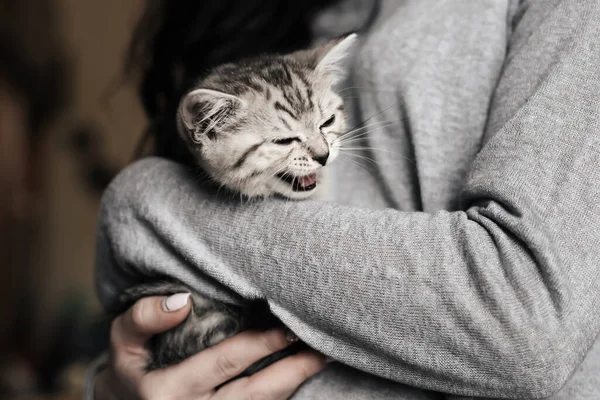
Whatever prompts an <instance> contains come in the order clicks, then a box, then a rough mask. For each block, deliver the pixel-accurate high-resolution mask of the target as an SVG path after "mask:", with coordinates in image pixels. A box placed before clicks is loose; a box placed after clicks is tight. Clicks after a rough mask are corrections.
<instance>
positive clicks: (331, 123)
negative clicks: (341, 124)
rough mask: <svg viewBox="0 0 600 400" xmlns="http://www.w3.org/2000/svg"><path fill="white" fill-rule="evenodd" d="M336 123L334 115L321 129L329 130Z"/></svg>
mask: <svg viewBox="0 0 600 400" xmlns="http://www.w3.org/2000/svg"><path fill="white" fill-rule="evenodd" d="M334 122H335V115H332V116H331V118H329V119H328V120H327V121H325V122H323V123H322V124H321V126H320V127H319V129H323V128H328V127H330V126H331V125H333V123H334Z"/></svg>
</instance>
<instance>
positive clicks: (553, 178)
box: [96, 0, 600, 399]
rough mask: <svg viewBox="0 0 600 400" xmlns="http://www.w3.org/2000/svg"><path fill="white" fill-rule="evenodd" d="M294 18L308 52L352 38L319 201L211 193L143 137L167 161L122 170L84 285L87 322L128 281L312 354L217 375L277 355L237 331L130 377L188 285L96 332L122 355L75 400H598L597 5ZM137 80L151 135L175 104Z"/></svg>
mask: <svg viewBox="0 0 600 400" xmlns="http://www.w3.org/2000/svg"><path fill="white" fill-rule="evenodd" d="M307 15H308V14H307ZM310 15H311V17H310V21H311V25H310V28H311V31H312V32H313V34H314V36H316V37H319V36H320V35H323V36H328V37H333V36H337V35H339V34H341V33H343V32H344V31H347V30H349V29H347V28H348V25H345V24H346V23H348V24H349V25H354V26H353V27H352V28H356V27H357V26H356V25H357V24H358V25H360V26H363V27H366V29H365V31H364V32H363V33H362V34H361V35H360V36H359V40H358V43H357V45H356V47H355V49H354V50H353V52H352V56H351V62H350V66H349V69H348V71H349V72H348V74H349V76H348V78H347V81H346V82H344V83H343V85H342V87H341V88H340V90H339V93H340V94H341V96H342V97H343V98H344V100H345V103H346V104H345V107H344V108H345V110H348V111H347V113H348V114H349V115H348V119H349V122H350V123H349V124H348V126H349V127H354V126H361V127H365V129H364V130H363V131H359V132H358V133H355V134H354V136H352V139H350V140H352V142H348V144H349V146H346V150H345V151H346V154H347V157H346V161H348V162H344V160H343V158H344V157H340V159H339V160H336V162H335V163H332V164H331V165H328V166H326V168H327V169H329V170H330V173H331V177H330V182H329V183H328V184H329V185H330V187H329V188H328V193H329V194H330V197H329V198H328V200H327V201H323V200H318V201H315V200H303V201H286V200H285V199H280V198H278V197H273V198H268V199H265V200H264V201H251V202H239V201H237V202H233V201H231V199H229V200H227V199H224V198H223V196H219V195H218V194H215V193H213V192H211V191H210V190H209V189H208V188H207V187H203V186H201V185H198V182H197V179H195V176H196V175H195V174H194V171H193V170H190V168H189V167H186V166H183V165H182V163H185V162H186V160H185V159H184V158H185V156H182V157H177V154H181V153H178V152H177V151H175V149H177V144H176V139H174V137H177V136H176V135H172V134H171V135H168V134H167V133H166V132H167V131H168V130H166V129H165V130H159V131H158V132H162V133H158V134H157V135H156V141H157V143H159V144H161V143H162V144H163V146H162V147H160V149H161V152H162V154H161V153H160V152H158V155H161V156H163V157H166V158H170V159H171V160H166V159H164V158H162V159H161V158H149V159H145V160H142V161H139V162H137V163H135V164H134V165H132V166H130V167H129V168H128V169H126V170H125V171H124V172H123V173H122V174H121V175H120V176H119V177H117V179H116V180H115V181H114V182H113V183H112V185H111V187H110V188H109V189H108V191H107V193H106V194H105V196H104V199H103V211H102V214H101V216H100V225H99V237H98V259H97V274H96V278H97V285H98V292H99V295H100V298H101V300H102V302H103V304H104V305H105V307H106V308H107V309H111V308H113V307H115V306H116V305H117V304H118V302H119V296H120V294H121V293H123V291H124V290H126V289H127V288H128V287H131V286H132V285H135V284H139V283H140V280H143V279H144V278H145V277H147V276H150V275H151V276H168V277H170V278H173V279H178V280H180V281H182V282H185V284H186V285H187V286H189V287H190V288H191V290H192V291H194V292H198V293H202V294H204V295H206V296H208V297H210V298H213V299H217V300H219V301H223V302H225V303H228V304H233V305H243V304H244V302H245V301H249V300H256V301H265V302H266V303H267V304H268V306H269V308H270V310H271V311H272V312H273V314H274V315H275V316H276V317H278V318H279V319H280V320H281V321H282V322H283V323H284V324H285V326H287V327H288V328H289V329H290V330H291V331H293V332H294V334H295V335H297V336H298V337H299V338H300V339H301V340H302V341H304V342H305V343H307V345H308V346H310V348H312V349H314V351H313V350H310V351H306V352H302V353H299V354H298V355H295V356H292V357H290V358H286V359H283V360H281V361H279V362H277V363H275V364H273V365H271V366H269V367H267V368H266V369H264V370H262V371H260V372H258V373H257V374H255V375H252V376H251V377H249V378H242V379H238V380H233V381H231V382H228V381H229V378H232V377H235V376H237V374H238V373H240V372H242V371H243V370H244V369H245V367H247V366H249V365H250V364H251V363H253V362H254V361H256V360H258V359H260V358H262V357H263V356H265V355H267V354H269V353H272V352H274V351H277V350H279V349H282V348H284V347H285V346H286V344H287V341H286V340H285V336H286V335H285V334H284V332H283V331H281V330H274V331H268V332H267V333H256V332H243V333H240V334H238V335H236V336H233V337H232V338H229V339H227V340H225V341H223V342H221V343H219V344H217V345H215V346H213V347H210V348H208V349H207V350H203V351H201V352H200V353H198V354H197V355H194V356H192V357H190V358H188V359H186V360H184V361H182V362H181V363H179V364H177V365H174V366H170V367H167V368H165V369H159V370H155V371H151V372H145V371H144V365H145V362H146V361H147V354H146V353H145V352H144V351H143V349H144V348H145V347H144V346H145V344H146V343H147V341H148V340H152V339H150V338H151V336H152V335H153V334H157V333H161V332H164V331H165V330H167V329H169V328H172V327H174V326H176V325H177V324H178V322H181V321H182V320H183V319H184V318H185V317H186V315H187V313H189V310H190V304H189V302H188V297H187V296H188V294H187V293H180V294H176V295H174V296H172V297H168V298H167V299H166V300H165V299H164V298H162V297H149V298H145V299H142V300H140V301H139V302H138V303H136V305H134V306H133V308H131V309H130V310H129V311H127V312H125V313H124V314H122V315H121V316H120V317H118V318H117V319H116V320H115V322H114V323H113V333H114V335H113V341H112V354H113V355H121V356H123V357H125V356H124V355H126V354H128V355H129V356H130V357H129V358H127V357H125V358H123V357H115V356H113V357H112V358H110V359H109V361H108V369H106V370H105V371H104V372H101V373H100V374H99V375H98V377H97V379H96V382H97V384H96V389H97V394H98V396H97V397H98V398H110V397H109V396H110V393H111V390H112V389H113V388H116V387H119V388H126V390H125V392H126V393H127V395H128V396H132V397H135V396H140V397H143V398H174V397H176V398H198V397H200V398H231V399H235V398H246V397H250V398H252V396H258V395H261V396H262V397H265V398H289V397H293V398H294V399H312V398H319V399H320V398H324V399H338V398H339V399H341V398H353V399H354V398H356V399H398V398H406V399H409V398H410V399H438V398H449V399H461V398H473V397H475V398H490V397H491V398H499V397H500V398H518V399H522V398H549V399H595V398H598V396H600V392H599V391H598V390H599V389H598V388H599V387H600V385H598V376H600V363H599V361H598V360H600V343H598V342H597V338H598V334H599V333H600V317H599V316H598V313H597V309H598V307H599V306H600V280H598V279H596V278H597V277H598V276H600V252H598V251H597V248H598V247H599V245H600V233H599V232H600V204H599V202H598V195H599V193H600V179H599V178H600V169H599V168H598V165H600V152H599V151H598V139H597V137H598V135H597V131H598V127H599V126H600V96H599V93H600V69H598V65H600V49H599V48H598V46H596V41H597V38H598V37H600V26H598V24H597V20H598V18H600V4H598V3H597V2H595V1H591V0H589V1H586V0H582V1H575V0H551V1H546V2H533V1H516V0H515V1H512V0H506V1H497V0H493V1H492V0H490V1H478V2H472V1H466V0H465V1H462V0H458V1H448V2H445V1H433V0H432V1H424V0H420V1H407V2H397V1H393V0H389V1H388V0H383V1H381V2H371V1H366V0H365V1H350V0H347V1H340V2H336V3H335V4H333V5H331V6H330V7H328V8H324V9H320V10H318V12H317V11H315V12H314V13H312V14H310ZM372 17H373V18H372ZM249 20H251V19H244V18H241V17H240V19H238V21H249ZM357 21H361V23H357ZM241 26H243V25H241ZM252 26H254V25H252ZM168 27H169V25H168V24H165V25H163V27H162V29H167V28H168ZM238 28H239V26H238ZM340 30H341V31H342V32H339V31H340ZM274 32H277V31H276V30H275V31H274ZM158 35H159V36H160V35H163V36H162V37H163V38H164V37H165V36H164V35H165V31H162V32H161V31H159V33H158ZM167 36H168V35H167ZM273 40H274V41H276V40H275V39H273ZM209 42H210V41H209ZM203 43H204V45H205V44H206V43H207V42H206V41H205V42H203ZM231 43H232V45H231V46H232V48H233V47H235V45H239V42H235V41H233V42H231ZM298 44H300V43H298ZM240 48H244V46H241V47H240ZM153 50H154V51H155V52H157V51H159V50H160V46H156V47H155V48H154V49H153ZM288 50H294V49H287V48H284V46H281V48H279V47H278V46H275V45H274V46H273V47H270V48H269V49H267V51H269V52H286V51H288ZM258 53H259V51H257V54H258ZM203 54H207V55H209V57H210V55H214V57H215V60H218V64H221V63H224V62H230V61H232V60H224V59H220V58H219V57H220V56H221V55H222V54H221V53H219V52H218V49H216V48H215V50H214V52H211V51H206V52H203ZM215 54H217V55H215ZM248 55H250V54H240V56H248ZM159 59H160V60H163V59H162V58H160V57H159ZM193 60H196V58H194V57H190V62H189V63H188V62H187V59H186V58H185V57H184V58H181V59H178V60H177V61H178V62H180V63H181V65H185V66H186V67H187V66H188V65H192V66H193V65H194V62H193ZM175 64H176V63H175ZM190 68H191V67H190ZM156 71H163V72H164V69H158V70H153V69H152V68H150V70H148V71H147V72H154V74H152V73H149V74H148V75H147V76H149V77H150V78H149V79H148V81H146V84H147V85H148V86H146V87H145V89H146V91H145V92H144V93H145V94H146V95H147V96H148V95H149V93H161V94H162V98H163V101H162V102H158V101H157V102H153V99H154V98H153V97H152V96H148V97H147V98H146V99H145V104H146V106H147V109H148V110H150V113H151V115H163V116H164V115H171V116H172V117H173V118H171V119H169V118H167V119H164V118H163V119H161V121H166V122H165V123H166V124H167V125H168V124H169V123H171V124H173V123H174V121H175V120H176V119H175V116H176V112H177V111H176V110H177V107H176V106H173V107H171V106H169V104H171V101H170V100H172V104H173V105H176V104H178V103H179V101H180V100H181V97H182V96H183V94H184V92H185V90H184V89H181V90H177V89H173V86H172V85H171V86H170V85H168V84H167V85H166V86H163V87H159V86H160V84H161V83H164V81H161V80H158V81H157V80H156V79H157V76H158V75H157V74H156ZM187 72H190V76H191V75H193V72H191V70H188V71H187ZM165 88H167V89H169V88H170V89H173V90H167V89H165ZM153 89H154V91H153ZM165 93H166V94H165ZM157 97H158V96H157ZM161 107H166V109H161ZM168 110H171V111H170V112H171V114H169V111H168ZM173 110H175V111H173ZM162 111H166V112H162ZM292 111H293V110H292ZM153 112H155V114H153ZM169 121H170V122H169ZM171 133H172V132H171ZM302 144H303V142H302V141H300V143H295V144H293V146H301V145H302ZM340 155H342V153H340ZM367 159H368V160H369V161H370V162H369V163H363V164H361V163H360V160H367ZM173 160H175V161H179V162H174V161H173ZM188 161H189V158H188ZM189 164H190V163H189V162H188V165H189ZM140 310H141V311H140ZM146 313H147V314H146ZM136 315H137V317H136ZM290 337H292V336H290ZM123 338H125V339H123ZM261 342H262V345H260V343H261ZM128 349H129V350H128ZM315 352H318V353H321V354H323V355H320V354H317V353H315ZM325 356H326V357H328V358H329V359H332V360H335V361H336V362H333V363H330V364H328V365H327V367H326V368H325V369H323V370H321V369H322V368H323V366H324V357H325ZM225 361H227V362H225ZM318 371H320V373H319V374H318V375H316V376H314V377H313V378H312V379H310V380H308V381H306V382H305V383H304V384H302V385H301V386H300V384H301V383H302V381H303V380H304V379H305V378H308V377H309V376H311V375H313V374H315V373H316V372H318ZM267 376H268V378H267ZM224 383H225V384H224ZM223 384H224V385H223ZM252 385H254V386H252ZM259 385H260V387H259ZM105 393H108V394H107V395H106V396H104V394H105ZM113 393H114V392H113ZM102 396H104V397H102ZM121 398H123V397H121Z"/></svg>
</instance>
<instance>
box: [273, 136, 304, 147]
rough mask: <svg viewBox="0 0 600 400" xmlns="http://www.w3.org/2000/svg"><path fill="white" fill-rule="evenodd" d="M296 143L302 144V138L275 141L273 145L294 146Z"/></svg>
mask: <svg viewBox="0 0 600 400" xmlns="http://www.w3.org/2000/svg"><path fill="white" fill-rule="evenodd" d="M294 142H300V138H299V137H289V138H284V139H275V140H273V143H275V144H280V145H287V144H292V143H294Z"/></svg>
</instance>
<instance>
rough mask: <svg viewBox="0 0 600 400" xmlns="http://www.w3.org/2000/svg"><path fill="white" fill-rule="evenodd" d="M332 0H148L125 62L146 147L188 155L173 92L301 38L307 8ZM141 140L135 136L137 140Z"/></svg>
mask: <svg viewBox="0 0 600 400" xmlns="http://www.w3.org/2000/svg"><path fill="white" fill-rule="evenodd" d="M336 1H338V0H178V1H169V0H149V1H148V3H147V9H146V12H145V14H144V15H143V17H142V20H141V22H140V24H139V25H138V27H137V29H136V31H135V33H134V37H133V41H132V45H131V48H130V53H129V60H128V62H127V68H128V71H129V72H131V71H135V70H138V71H139V72H140V73H141V82H140V87H139V94H140V98H141V101H142V105H143V107H144V110H145V112H146V114H147V115H148V118H149V120H150V124H149V126H148V131H147V135H146V138H148V137H152V138H153V139H154V151H153V152H154V154H155V155H158V156H162V157H166V158H170V159H174V160H177V161H180V162H186V163H189V162H190V161H191V160H189V156H188V155H187V152H186V151H185V148H184V146H183V143H182V141H181V139H180V138H179V136H178V135H177V134H176V133H175V118H176V112H177V106H178V104H179V100H180V98H181V96H182V95H183V93H184V92H185V90H186V89H188V88H189V87H190V86H191V85H192V84H193V83H194V81H196V80H197V79H198V78H200V77H201V76H202V75H204V74H206V72H207V71H209V70H210V69H211V68H212V67H215V66H217V65H219V64H223V63H227V62H232V61H235V60H239V59H241V58H246V57H251V56H255V55H258V54H261V53H266V52H274V53H284V52H289V51H293V50H296V49H299V48H301V47H305V46H307V45H309V43H310V42H311V39H312V35H311V30H310V25H309V24H310V20H311V18H312V16H313V15H314V13H315V12H316V11H317V10H319V9H322V8H323V7H325V6H327V5H330V4H332V3H335V2H336ZM143 142H144V141H142V143H143Z"/></svg>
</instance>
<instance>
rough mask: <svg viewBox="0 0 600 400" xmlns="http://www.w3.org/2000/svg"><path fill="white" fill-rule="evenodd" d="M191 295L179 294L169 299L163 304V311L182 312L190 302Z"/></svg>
mask: <svg viewBox="0 0 600 400" xmlns="http://www.w3.org/2000/svg"><path fill="white" fill-rule="evenodd" d="M189 298H190V293H177V294H174V295H172V296H169V297H167V298H166V299H164V300H163V302H162V309H163V311H165V312H173V311H177V310H181V309H182V308H183V307H185V305H186V304H187V302H188V299H189Z"/></svg>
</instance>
